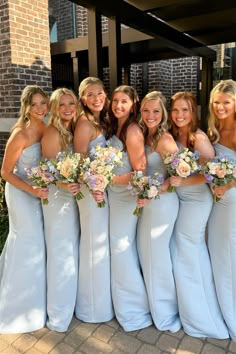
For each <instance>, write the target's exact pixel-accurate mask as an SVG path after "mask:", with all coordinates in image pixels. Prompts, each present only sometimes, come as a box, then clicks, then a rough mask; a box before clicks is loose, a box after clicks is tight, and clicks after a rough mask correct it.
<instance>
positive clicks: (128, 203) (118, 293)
mask: <svg viewBox="0 0 236 354" xmlns="http://www.w3.org/2000/svg"><path fill="white" fill-rule="evenodd" d="M110 143H111V145H112V146H115V147H117V148H119V149H120V150H123V144H122V142H121V141H120V140H119V139H118V138H117V137H116V136H115V135H114V136H113V137H112V138H111V139H110ZM122 160H123V163H124V164H123V166H119V167H116V168H115V170H114V173H115V174H116V175H120V174H124V173H127V172H130V171H131V170H132V167H131V165H130V161H129V157H128V154H127V152H124V151H123V157H122ZM108 198H109V205H110V243H111V284H112V298H113V304H114V309H115V314H116V318H117V320H118V322H119V323H120V325H121V326H122V327H123V328H124V330H125V331H134V330H138V329H141V328H145V327H147V326H150V325H151V324H152V319H151V315H150V309H149V304H148V298H147V292H146V288H145V285H144V280H143V277H142V274H141V269H140V264H139V259H138V253H137V245H136V227H137V220H138V219H137V217H136V216H134V215H133V211H134V209H135V207H136V198H135V197H134V196H132V195H131V194H130V191H129V190H128V189H127V185H124V186H122V185H114V186H111V187H110V188H109V189H108Z"/></svg>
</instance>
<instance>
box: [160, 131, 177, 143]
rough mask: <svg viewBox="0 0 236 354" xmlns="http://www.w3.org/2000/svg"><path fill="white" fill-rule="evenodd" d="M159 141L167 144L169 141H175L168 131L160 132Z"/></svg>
mask: <svg viewBox="0 0 236 354" xmlns="http://www.w3.org/2000/svg"><path fill="white" fill-rule="evenodd" d="M160 141H161V142H162V143H163V144H169V143H172V142H175V140H174V138H173V136H172V135H171V134H170V133H168V132H165V133H163V134H162V136H161V137H160Z"/></svg>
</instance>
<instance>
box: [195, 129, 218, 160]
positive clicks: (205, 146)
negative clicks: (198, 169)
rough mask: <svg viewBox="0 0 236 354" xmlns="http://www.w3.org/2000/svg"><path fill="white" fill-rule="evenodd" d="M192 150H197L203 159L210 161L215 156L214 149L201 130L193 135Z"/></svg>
mask: <svg viewBox="0 0 236 354" xmlns="http://www.w3.org/2000/svg"><path fill="white" fill-rule="evenodd" d="M194 149H195V150H198V151H199V153H200V155H201V156H202V157H203V158H207V159H211V158H213V157H214V155H215V151H214V148H213V146H212V144H211V142H210V140H209V138H208V136H207V134H206V133H204V132H203V131H202V130H201V129H198V130H197V132H196V133H195V143H194Z"/></svg>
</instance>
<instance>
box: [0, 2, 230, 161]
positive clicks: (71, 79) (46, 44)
mask: <svg viewBox="0 0 236 354" xmlns="http://www.w3.org/2000/svg"><path fill="white" fill-rule="evenodd" d="M101 26H102V32H103V34H106V33H107V31H108V19H107V18H106V17H104V16H102V20H101ZM126 28H127V27H125V26H123V25H122V29H126ZM87 35H88V11H87V9H86V8H84V7H82V6H79V5H76V4H74V3H72V2H71V1H69V0H41V1H40V2H39V1H31V0H18V1H15V0H2V1H1V4H0V156H1V155H2V153H3V150H4V147H5V143H6V139H7V138H8V136H9V131H10V128H11V126H12V125H13V123H14V121H15V119H16V118H17V117H18V111H19V107H20V103H19V101H20V94H21V91H22V89H23V88H24V87H25V86H26V85H28V84H37V85H39V86H41V87H42V88H43V89H44V90H45V91H46V92H48V93H49V94H50V92H51V91H52V90H53V89H55V88H56V87H61V86H67V87H69V88H73V89H74V90H75V91H76V90H77V85H78V83H79V82H80V81H81V80H82V79H83V78H84V77H86V76H87V75H89V70H88V60H87V57H88V53H87V52H86V50H84V51H83V50H81V51H78V52H74V51H72V52H70V50H65V52H64V53H60V54H56V55H52V50H51V49H52V46H53V44H54V43H62V47H63V45H64V44H65V46H66V45H67V43H69V42H67V41H68V40H71V39H78V40H81V41H82V40H83V39H84V38H85V37H86V36H87ZM212 48H213V49H214V50H216V52H217V60H216V62H214V72H213V78H214V80H215V81H214V82H217V81H219V80H221V79H226V78H231V77H233V76H234V75H235V43H228V44H222V45H217V46H214V47H212ZM75 67H76V68H75ZM75 70H76V72H77V73H78V75H77V76H78V77H77V78H76V81H75V75H74V73H75ZM232 71H233V72H232ZM127 72H128V77H127ZM233 74H234V75H233ZM101 79H102V80H103V81H104V83H105V87H106V89H107V92H108V95H109V94H110V87H109V65H108V63H104V66H103V70H102V77H101ZM122 81H123V82H124V83H129V84H130V85H132V86H134V87H135V88H136V89H137V91H138V94H139V96H140V98H142V96H143V95H144V94H145V93H146V92H148V91H150V90H160V91H162V92H163V93H164V94H165V95H166V97H167V101H169V99H170V97H171V95H172V94H174V93H175V92H177V91H180V90H186V91H187V90H188V91H192V92H194V93H195V94H196V95H197V97H198V98H199V91H200V90H201V58H200V57H183V58H177V59H168V60H159V61H151V62H145V63H143V62H142V63H140V62H138V60H137V62H133V63H132V64H131V65H130V66H129V68H128V71H127V68H122ZM199 103H200V102H199Z"/></svg>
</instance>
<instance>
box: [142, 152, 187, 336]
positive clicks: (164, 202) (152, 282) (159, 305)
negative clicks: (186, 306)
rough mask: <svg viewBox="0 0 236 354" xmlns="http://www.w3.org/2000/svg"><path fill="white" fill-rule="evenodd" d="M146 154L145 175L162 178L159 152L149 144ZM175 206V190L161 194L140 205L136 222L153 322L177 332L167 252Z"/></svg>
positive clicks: (164, 328) (162, 327)
mask: <svg viewBox="0 0 236 354" xmlns="http://www.w3.org/2000/svg"><path fill="white" fill-rule="evenodd" d="M146 155H147V174H148V175H150V176H152V175H154V173H155V172H159V173H160V174H161V175H162V176H163V177H164V178H165V177H166V175H167V171H166V167H165V165H164V163H163V160H162V157H161V155H160V154H159V153H157V152H155V151H153V152H150V147H149V146H146ZM178 209H179V200H178V197H177V195H176V193H175V192H173V193H163V194H161V195H160V199H153V200H151V201H150V202H149V204H148V205H146V206H145V207H144V208H143V210H142V214H141V216H140V217H139V222H138V230H137V241H138V253H139V258H140V262H141V266H142V271H143V276H144V280H145V284H146V288H147V292H148V300H149V305H150V309H151V314H152V318H153V322H154V324H155V326H156V327H157V328H158V329H159V330H160V331H167V330H169V331H171V332H177V331H178V330H179V329H180V328H181V323H180V319H179V315H178V305H177V295H176V288H175V281H174V275H173V269H172V261H171V253H170V239H171V236H172V232H173V228H174V225H175V220H176V218H177V214H178Z"/></svg>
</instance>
